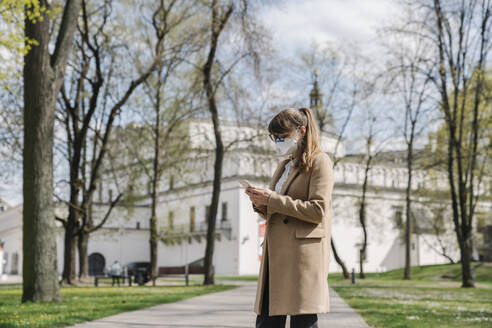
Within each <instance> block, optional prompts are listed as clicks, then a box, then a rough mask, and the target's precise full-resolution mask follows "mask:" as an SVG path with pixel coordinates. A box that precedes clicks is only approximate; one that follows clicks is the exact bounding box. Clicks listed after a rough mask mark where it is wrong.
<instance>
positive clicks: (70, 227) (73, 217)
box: [58, 0, 163, 284]
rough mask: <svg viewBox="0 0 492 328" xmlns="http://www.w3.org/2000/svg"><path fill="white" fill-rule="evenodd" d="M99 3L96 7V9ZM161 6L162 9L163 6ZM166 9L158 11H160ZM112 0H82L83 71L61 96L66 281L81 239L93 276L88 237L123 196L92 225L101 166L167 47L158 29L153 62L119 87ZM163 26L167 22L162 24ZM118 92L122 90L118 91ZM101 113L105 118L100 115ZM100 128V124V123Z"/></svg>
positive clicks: (70, 281) (80, 47)
mask: <svg viewBox="0 0 492 328" xmlns="http://www.w3.org/2000/svg"><path fill="white" fill-rule="evenodd" d="M93 7H95V8H93ZM159 8H160V7H159ZM158 10H160V9H157V11H158ZM157 11H156V12H154V16H153V17H154V18H155V22H156V25H158V24H161V23H162V22H161V21H160V20H159V17H156V16H158V13H157ZM112 13H113V12H112V1H111V0H105V2H104V3H102V4H100V5H99V6H96V5H95V3H91V2H89V1H87V0H83V1H82V20H81V21H80V24H79V26H78V32H79V35H80V37H79V39H78V41H79V43H78V44H77V49H78V53H79V58H80V61H79V64H80V67H78V68H77V67H74V69H75V71H76V72H77V74H78V77H77V79H76V82H75V83H74V84H73V86H74V88H72V90H71V95H69V93H68V92H66V91H65V89H64V88H63V89H62V91H61V94H60V103H61V105H62V107H63V108H64V109H65V110H64V111H63V112H64V113H66V114H65V116H64V117H62V119H61V120H62V121H63V122H65V125H66V128H67V140H68V160H69V164H70V196H69V201H68V202H67V205H68V216H67V218H66V219H65V218H58V220H59V221H61V222H62V223H63V226H64V228H65V249H64V269H63V275H62V281H61V283H63V284H74V281H73V278H74V277H75V272H74V267H75V265H74V261H75V249H76V245H77V238H81V239H82V240H81V242H80V243H79V245H80V248H79V250H80V251H81V252H82V254H79V256H81V262H80V263H81V264H82V267H81V269H82V272H81V278H83V277H85V276H86V275H87V265H86V264H87V263H86V261H85V257H86V255H87V251H86V250H87V247H86V246H87V238H88V236H89V234H90V233H92V232H94V231H96V230H98V229H99V228H100V227H102V226H103V225H104V223H105V222H106V220H107V219H108V218H109V215H110V213H111V210H112V208H113V207H114V206H115V204H116V203H117V202H118V200H119V199H120V197H121V196H122V195H121V194H120V195H118V196H117V197H116V199H111V200H110V203H109V204H108V205H109V207H108V211H107V212H106V214H105V215H104V217H103V219H102V220H101V221H100V222H99V223H98V224H97V225H92V224H91V223H89V221H90V216H89V214H90V213H91V211H90V208H91V206H92V201H93V196H94V192H95V190H96V188H97V184H98V181H99V180H100V175H101V167H102V165H103V160H104V158H105V156H106V154H107V151H108V141H109V140H110V135H111V132H112V129H113V125H114V124H115V119H116V118H117V117H118V116H119V115H120V113H121V112H122V110H123V106H124V105H125V104H126V103H127V101H128V99H129V98H130V97H131V95H132V94H133V92H134V91H135V89H136V88H137V87H138V86H139V85H140V84H142V83H143V82H144V81H145V80H146V79H147V78H148V77H149V76H150V74H151V73H152V72H153V71H154V70H155V69H156V68H157V67H158V65H159V63H160V61H161V56H162V51H163V50H162V49H163V44H162V42H163V36H162V35H161V34H159V33H157V36H156V38H155V40H154V42H155V43H154V46H155V49H156V52H155V54H154V55H153V56H151V59H150V63H149V64H146V66H145V68H143V69H142V70H141V73H139V74H138V76H136V77H135V78H134V79H133V80H132V81H131V82H130V83H129V85H127V86H114V84H112V83H111V82H112V80H111V79H112V74H114V66H113V65H114V64H115V63H114V56H113V55H112V54H111V51H112V50H114V48H115V46H116V45H115V44H112V43H111V37H110V35H109V33H110V32H109V30H110V28H111V26H108V25H109V22H110V19H111V18H112V17H114V16H112ZM159 28H162V25H159ZM105 65H108V66H107V67H106V66H105ZM86 84H88V87H89V88H90V93H89V94H90V96H88V97H84V95H83V93H82V92H83V91H85V90H86ZM119 87H121V89H122V90H124V91H123V93H122V94H121V95H119V96H118V95H116V94H117V92H113V91H112V89H113V88H114V89H116V88H119ZM115 91H116V90H115ZM98 113H99V114H100V115H101V117H102V118H103V119H101V118H98V117H97V114H98ZM91 124H92V126H93V127H92V129H93V130H94V144H93V145H92V148H91V149H90V150H91V154H92V158H91V159H90V161H89V163H90V165H89V166H90V170H89V172H88V174H87V176H84V175H83V173H84V169H85V166H84V161H83V154H84V153H83V152H84V150H85V148H84V146H87V145H88V144H89V143H88V142H87V135H88V131H89V129H91ZM94 126H95V127H94Z"/></svg>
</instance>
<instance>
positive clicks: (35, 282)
mask: <svg viewBox="0 0 492 328" xmlns="http://www.w3.org/2000/svg"><path fill="white" fill-rule="evenodd" d="M47 5H48V4H47V2H46V1H45V0H44V1H40V6H42V7H45V6H47ZM79 9H80V0H72V1H70V0H69V1H66V3H65V8H64V11H63V17H62V20H61V22H60V29H59V32H58V37H57V40H56V45H55V49H54V51H53V55H50V53H49V51H48V45H49V44H50V24H51V21H50V19H49V17H48V15H46V14H45V13H41V15H42V18H43V19H37V20H36V22H35V23H34V22H31V20H30V19H29V15H27V14H26V15H25V16H26V19H25V21H24V22H25V36H26V38H28V39H33V40H36V42H37V43H38V44H37V45H35V46H32V49H30V50H29V52H28V53H27V54H26V55H25V57H24V69H23V77H24V146H23V196H24V204H23V213H22V217H23V227H22V229H23V230H22V233H23V235H22V237H23V254H24V256H23V270H22V271H23V294H22V302H26V301H35V302H37V301H60V300H61V297H60V290H59V284H58V262H57V251H56V246H57V245H56V227H55V220H54V217H55V213H54V204H53V128H54V118H55V115H54V114H55V102H56V97H57V94H58V91H59V89H60V86H61V83H62V80H63V74H64V71H65V65H66V61H67V57H68V52H69V49H70V47H71V44H72V40H73V34H74V30H75V24H76V17H77V15H78V12H79ZM26 10H30V9H29V8H28V7H27V6H26Z"/></svg>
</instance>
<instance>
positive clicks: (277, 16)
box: [261, 0, 395, 52]
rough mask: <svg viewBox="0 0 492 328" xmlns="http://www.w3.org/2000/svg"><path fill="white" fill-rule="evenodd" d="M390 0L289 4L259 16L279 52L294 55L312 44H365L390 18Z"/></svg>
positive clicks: (310, 0)
mask: <svg viewBox="0 0 492 328" xmlns="http://www.w3.org/2000/svg"><path fill="white" fill-rule="evenodd" d="M393 3H394V1H393V2H391V1H389V0H371V1H367V0H345V1H342V0H305V1H299V0H296V1H294V0H290V1H288V2H286V3H284V4H283V5H281V7H270V8H269V10H267V11H265V12H263V13H262V15H261V19H262V21H263V22H264V24H265V25H266V26H267V27H268V28H269V29H270V30H271V32H272V33H273V39H274V40H276V42H277V45H278V46H279V48H281V49H283V50H287V51H289V52H294V51H296V50H297V49H303V48H304V49H305V48H308V47H309V45H310V43H311V42H312V41H313V40H315V41H317V42H319V43H322V42H326V41H343V40H345V41H351V42H368V43H370V41H371V39H372V38H374V37H375V33H374V31H375V28H376V27H377V26H379V25H381V23H382V22H384V21H385V20H386V19H387V18H389V17H391V16H392V12H393V10H394V9H395V5H394V4H393Z"/></svg>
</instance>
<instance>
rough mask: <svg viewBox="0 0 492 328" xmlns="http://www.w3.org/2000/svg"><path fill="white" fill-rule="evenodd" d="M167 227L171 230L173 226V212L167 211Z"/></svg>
mask: <svg viewBox="0 0 492 328" xmlns="http://www.w3.org/2000/svg"><path fill="white" fill-rule="evenodd" d="M167 226H168V227H169V229H170V230H172V229H173V226H174V211H169V215H168V217H167Z"/></svg>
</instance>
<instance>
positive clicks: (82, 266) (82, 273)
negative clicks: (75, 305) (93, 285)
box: [77, 231, 89, 282]
mask: <svg viewBox="0 0 492 328" xmlns="http://www.w3.org/2000/svg"><path fill="white" fill-rule="evenodd" d="M88 244H89V234H88V233H85V232H84V231H81V232H80V233H79V236H78V238H77V246H78V250H79V281H80V282H88V281H89V257H88V254H87V246H88Z"/></svg>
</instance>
